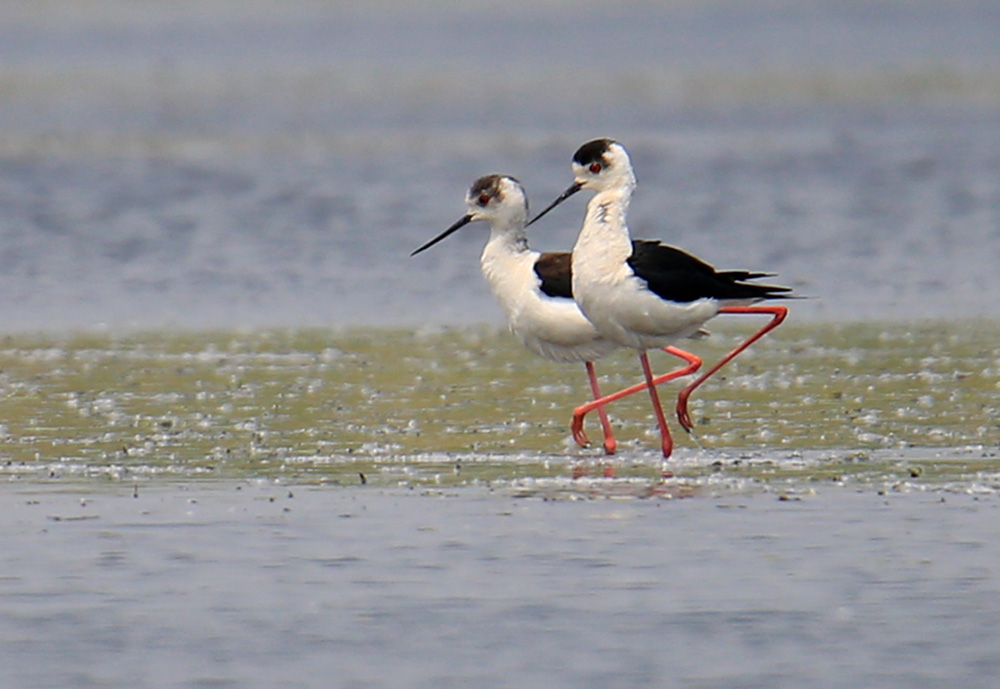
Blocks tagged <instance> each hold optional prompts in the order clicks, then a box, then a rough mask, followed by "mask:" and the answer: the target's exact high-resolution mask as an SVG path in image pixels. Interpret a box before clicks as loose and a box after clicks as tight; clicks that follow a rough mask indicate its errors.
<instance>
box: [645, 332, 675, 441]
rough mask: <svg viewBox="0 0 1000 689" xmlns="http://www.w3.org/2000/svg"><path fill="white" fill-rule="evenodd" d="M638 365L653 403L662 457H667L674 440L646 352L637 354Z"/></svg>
mask: <svg viewBox="0 0 1000 689" xmlns="http://www.w3.org/2000/svg"><path fill="white" fill-rule="evenodd" d="M639 363H641V364H642V375H643V377H645V379H646V386H647V387H648V388H649V399H650V401H652V403H653V413H654V414H656V425H657V426H659V427H660V443H661V446H662V447H663V456H664V457H669V456H670V454H671V453H672V452H673V451H674V440H673V438H671V437H670V429H669V428H667V419H666V417H665V416H664V415H663V407H662V406H661V405H660V393H659V392H657V390H656V381H654V380H653V370H652V368H651V367H650V366H649V357H648V356H647V355H646V351H645V350H643V351H641V352H639Z"/></svg>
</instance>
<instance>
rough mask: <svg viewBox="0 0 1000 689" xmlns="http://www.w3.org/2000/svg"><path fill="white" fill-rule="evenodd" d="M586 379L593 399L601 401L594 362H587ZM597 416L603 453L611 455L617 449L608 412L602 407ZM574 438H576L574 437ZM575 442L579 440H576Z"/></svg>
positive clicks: (598, 409) (599, 408)
mask: <svg viewBox="0 0 1000 689" xmlns="http://www.w3.org/2000/svg"><path fill="white" fill-rule="evenodd" d="M587 377H588V378H589V379H590V390H591V391H592V392H593V393H594V399H595V400H599V399H601V387H600V385H598V383H597V372H596V371H595V370H594V362H592V361H588V362H587ZM597 415H598V416H600V417H601V429H602V430H603V431H604V453H605V454H608V455H613V454H614V453H615V450H616V449H617V447H618V443H617V442H615V434H614V432H613V431H612V430H611V421H609V420H608V412H607V410H606V409H605V408H604V406H603V405H602V406H600V407H598V408H597ZM574 438H576V436H575V435H574ZM577 442H580V440H579V439H578V438H577Z"/></svg>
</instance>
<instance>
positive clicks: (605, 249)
mask: <svg viewBox="0 0 1000 689" xmlns="http://www.w3.org/2000/svg"><path fill="white" fill-rule="evenodd" d="M633 189H635V182H634V181H632V182H630V183H628V184H624V185H622V186H618V187H613V188H611V189H605V190H604V191H601V192H598V193H597V194H595V195H594V198H592V199H591V200H590V203H588V204H587V215H586V218H585V219H584V221H583V229H581V230H580V236H579V237H577V240H576V246H575V247H574V249H573V253H574V255H579V256H580V258H581V259H583V260H585V261H586V262H587V263H590V264H591V265H605V266H610V265H615V264H621V263H624V262H625V260H626V259H627V258H628V257H629V256H630V255H631V254H632V239H631V237H630V236H629V231H628V224H627V221H626V216H627V215H628V207H629V203H630V202H631V200H632V191H633ZM574 262H575V261H574Z"/></svg>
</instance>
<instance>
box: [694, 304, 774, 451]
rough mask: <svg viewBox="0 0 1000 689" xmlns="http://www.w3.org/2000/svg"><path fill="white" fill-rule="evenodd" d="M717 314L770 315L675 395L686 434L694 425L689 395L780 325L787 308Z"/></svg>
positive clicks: (725, 309) (747, 308)
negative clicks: (689, 406)
mask: <svg viewBox="0 0 1000 689" xmlns="http://www.w3.org/2000/svg"><path fill="white" fill-rule="evenodd" d="M719 313H749V314H761V313H769V314H771V320H770V321H768V322H767V324H766V325H765V326H764V327H763V328H761V329H760V330H758V331H757V332H755V333H754V334H753V335H751V336H750V337H748V338H747V339H746V340H745V341H744V342H743V344H741V345H740V346H739V347H737V348H736V349H734V350H733V351H731V352H729V354H727V355H726V356H724V357H722V359H720V360H719V362H718V363H717V364H715V365H714V366H713V367H712V368H710V369H708V370H707V371H705V373H702V374H701V375H700V376H698V378H697V380H695V381H694V382H693V383H691V384H690V385H688V386H687V387H686V388H684V389H683V390H681V391H680V393H679V394H678V395H677V410H676V411H677V420H678V421H680V424H681V426H683V427H684V430H685V431H687V432H688V433H690V432H691V429H692V428H694V424H693V423H691V415H690V414H689V413H688V398H690V397H691V393H692V392H694V391H695V389H696V388H698V387H699V386H700V385H701V384H702V383H704V382H705V381H706V380H707V379H708V378H709V377H710V376H712V375H713V374H714V373H715V372H716V371H718V370H719V369H720V368H722V367H723V366H725V365H726V364H728V363H729V362H730V361H732V360H733V359H734V358H735V357H736V355H738V354H739V353H740V352H742V351H743V350H744V349H746V348H747V347H749V346H750V345H752V344H753V343H754V342H756V341H757V340H759V339H760V338H762V337H764V335H766V334H767V333H769V332H771V331H772V330H774V329H775V328H777V327H778V326H779V325H781V322H782V321H783V320H785V316H787V315H788V308H787V307H785V306H725V307H723V308H721V309H719Z"/></svg>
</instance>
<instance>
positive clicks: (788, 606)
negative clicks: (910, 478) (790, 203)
mask: <svg viewBox="0 0 1000 689" xmlns="http://www.w3.org/2000/svg"><path fill="white" fill-rule="evenodd" d="M0 497H2V500H3V503H4V504H5V509H4V510H3V512H2V513H0V524H2V528H0V546H2V548H3V552H4V564H3V572H2V575H0V608H2V615H0V649H2V650H0V657H2V660H3V662H2V663H0V682H2V684H3V686H5V687H23V688H25V689H27V688H35V687H37V688H39V689H41V688H48V687H62V688H67V689H68V688H71V687H130V688H133V689H135V688H142V687H241V688H252V687H262V688H263V687H268V688H271V687H357V688H360V687H415V688H421V687H426V688H427V689H431V688H434V689H437V688H439V687H469V686H476V687H536V686H545V687H555V688H559V687H566V688H569V687H574V688H578V687H602V688H604V687H696V688H699V689H707V688H712V689H723V688H727V689H749V688H755V687H760V688H761V689H763V688H768V689H781V688H785V687H788V688H791V687H804V686H808V687H822V688H827V687H829V688H843V689H853V688H854V687H883V688H885V689H893V688H898V689H914V688H936V687H941V688H943V687H966V688H969V689H975V688H980V687H981V688H983V689H986V688H988V687H993V686H995V683H996V676H997V672H998V671H1000V653H998V651H1000V641H998V639H1000V595H998V594H1000V578H998V572H1000V568H998V562H1000V546H998V541H997V539H996V528H995V524H996V519H997V510H998V506H1000V503H998V502H997V499H996V496H995V495H994V494H990V495H983V496H975V495H969V494H962V493H946V494H944V493H924V492H920V491H914V492H908V491H903V492H899V493H895V492H893V493H889V494H879V493H878V492H876V491H874V490H868V491H857V492H854V491H843V490H842V489H833V488H829V487H827V488H823V489H821V490H816V491H813V492H810V493H808V494H802V495H801V496H800V497H798V498H796V499H793V500H779V499H778V498H777V496H776V495H775V494H773V493H772V494H761V493H756V494H746V495H742V494H727V493H720V494H717V495H708V496H702V497H699V498H691V499H675V500H659V499H651V500H630V501H624V502H623V501H615V500H584V501H572V500H553V501H543V500H533V499H521V498H516V497H513V495H512V494H510V493H505V492H503V491H502V490H500V491H488V490H486V489H467V490H465V491H464V492H463V494H462V495H461V496H460V497H455V496H453V495H448V494H447V493H440V494H434V493H431V494H428V493H424V492H418V491H412V490H408V489H378V488H375V489H371V490H367V489H363V488H350V489H349V488H343V487H341V488H336V487H325V488H323V487H315V486H314V487H308V486H284V485H274V484H270V483H266V482H264V483H257V482H241V483H221V484H190V485H184V486H180V487H173V488H164V487H163V486H159V487H158V486H143V487H141V488H140V489H139V490H138V494H137V495H136V494H134V493H133V490H132V488H131V487H121V488H118V489H113V488H110V489H109V488H100V487H96V488H94V487H92V488H90V489H86V488H85V489H76V490H67V489H66V488H65V487H61V486H57V485H56V486H54V485H47V486H45V485H35V486H17V485H12V484H6V485H4V486H0Z"/></svg>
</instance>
